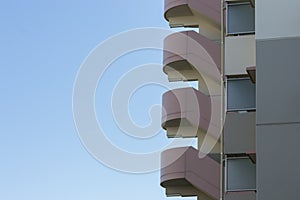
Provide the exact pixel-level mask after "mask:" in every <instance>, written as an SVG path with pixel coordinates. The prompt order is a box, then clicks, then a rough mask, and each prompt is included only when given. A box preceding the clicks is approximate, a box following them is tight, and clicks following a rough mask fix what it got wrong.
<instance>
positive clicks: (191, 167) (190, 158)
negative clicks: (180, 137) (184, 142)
mask: <svg viewBox="0 0 300 200" xmlns="http://www.w3.org/2000/svg"><path fill="white" fill-rule="evenodd" d="M161 165H162V168H161V178H160V180H161V183H160V184H161V186H162V187H164V188H166V194H167V196H183V197H185V196H198V197H199V198H200V199H207V200H209V199H211V200H213V199H218V198H219V195H220V193H219V192H220V189H219V188H220V187H219V184H220V164H219V163H218V162H216V161H215V160H213V159H212V158H210V157H209V156H206V157H204V158H202V159H200V158H199V157H198V150H196V149H194V148H193V147H181V148H174V149H169V150H166V151H164V152H162V154H161Z"/></svg>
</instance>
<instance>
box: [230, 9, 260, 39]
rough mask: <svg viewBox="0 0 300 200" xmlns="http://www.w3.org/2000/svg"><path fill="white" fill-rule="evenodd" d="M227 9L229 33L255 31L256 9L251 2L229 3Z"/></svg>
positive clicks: (236, 33) (249, 32)
mask: <svg viewBox="0 0 300 200" xmlns="http://www.w3.org/2000/svg"><path fill="white" fill-rule="evenodd" d="M226 10H227V13H226V29H227V31H226V32H227V35H240V34H253V33H254V32H255V9H254V8H252V7H251V4H250V3H227V9H226Z"/></svg>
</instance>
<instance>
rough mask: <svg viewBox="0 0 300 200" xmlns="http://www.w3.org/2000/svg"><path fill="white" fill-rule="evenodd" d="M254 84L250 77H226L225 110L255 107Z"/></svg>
mask: <svg viewBox="0 0 300 200" xmlns="http://www.w3.org/2000/svg"><path fill="white" fill-rule="evenodd" d="M255 96H256V95H255V84H253V83H252V82H251V80H250V78H248V77H247V78H230V79H227V111H249V110H255V109H256V103H255V101H256V100H255V98H256V97H255Z"/></svg>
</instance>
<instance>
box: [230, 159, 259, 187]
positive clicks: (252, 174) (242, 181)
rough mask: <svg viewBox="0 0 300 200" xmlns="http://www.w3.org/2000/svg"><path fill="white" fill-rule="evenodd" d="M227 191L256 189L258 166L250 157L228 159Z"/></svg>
mask: <svg viewBox="0 0 300 200" xmlns="http://www.w3.org/2000/svg"><path fill="white" fill-rule="evenodd" d="M226 163H227V166H226V167H227V188H226V189H227V191H243V190H255V189H256V167H255V164H253V163H252V162H251V160H250V159H249V158H231V159H227V162H226Z"/></svg>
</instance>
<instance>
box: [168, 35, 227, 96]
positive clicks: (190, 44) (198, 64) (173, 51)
mask: <svg viewBox="0 0 300 200" xmlns="http://www.w3.org/2000/svg"><path fill="white" fill-rule="evenodd" d="M220 68H221V47H220V44H217V43H215V42H212V41H211V40H209V39H207V38H205V37H203V36H202V35H200V34H198V33H197V32H195V31H184V32H179V33H174V34H171V35H169V36H168V37H166V38H165V40H164V52H163V71H164V73H166V74H167V75H168V79H169V81H190V80H198V81H199V85H200V88H199V89H200V90H204V91H205V90H207V88H205V87H206V86H209V89H210V91H209V93H210V94H211V95H218V94H220V91H221V80H220V79H221V75H220ZM201 86H202V87H203V88H201ZM206 92H207V91H206Z"/></svg>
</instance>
